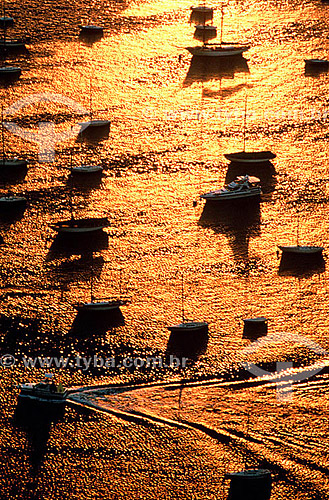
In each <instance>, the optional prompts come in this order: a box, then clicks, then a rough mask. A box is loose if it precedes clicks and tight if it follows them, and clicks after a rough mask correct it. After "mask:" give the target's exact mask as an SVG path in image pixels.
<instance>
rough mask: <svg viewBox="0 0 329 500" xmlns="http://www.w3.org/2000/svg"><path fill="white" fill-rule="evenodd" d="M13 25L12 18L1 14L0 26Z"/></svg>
mask: <svg viewBox="0 0 329 500" xmlns="http://www.w3.org/2000/svg"><path fill="white" fill-rule="evenodd" d="M12 26H14V18H13V17H10V16H6V15H3V16H1V17H0V28H1V29H5V28H11V27H12Z"/></svg>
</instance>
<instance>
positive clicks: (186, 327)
mask: <svg viewBox="0 0 329 500" xmlns="http://www.w3.org/2000/svg"><path fill="white" fill-rule="evenodd" d="M167 328H168V330H169V331H170V332H171V333H174V334H181V333H182V334H191V333H208V323H206V322H205V321H187V320H184V319H183V322H182V323H179V324H178V325H173V326H168V327H167Z"/></svg>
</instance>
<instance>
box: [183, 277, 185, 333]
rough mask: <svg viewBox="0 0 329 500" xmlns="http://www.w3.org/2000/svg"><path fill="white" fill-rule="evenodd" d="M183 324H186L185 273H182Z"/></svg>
mask: <svg viewBox="0 0 329 500" xmlns="http://www.w3.org/2000/svg"><path fill="white" fill-rule="evenodd" d="M182 323H185V310H184V273H182Z"/></svg>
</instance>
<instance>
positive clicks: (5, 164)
mask: <svg viewBox="0 0 329 500" xmlns="http://www.w3.org/2000/svg"><path fill="white" fill-rule="evenodd" d="M27 165H28V162H27V161H26V160H19V159H18V158H6V157H3V158H0V173H1V169H8V170H12V171H14V170H18V169H21V170H23V169H24V168H27Z"/></svg>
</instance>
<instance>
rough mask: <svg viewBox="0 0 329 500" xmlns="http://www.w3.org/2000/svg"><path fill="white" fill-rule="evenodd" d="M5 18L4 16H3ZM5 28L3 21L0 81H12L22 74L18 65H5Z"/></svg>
mask: <svg viewBox="0 0 329 500" xmlns="http://www.w3.org/2000/svg"><path fill="white" fill-rule="evenodd" d="M3 10H4V4H3ZM3 17H4V18H6V16H5V15H4V16H3ZM6 29H7V25H6V23H4V32H3V39H2V42H1V45H2V50H1V55H2V59H3V65H2V66H1V67H0V82H1V83H9V84H10V83H13V82H15V81H16V80H18V79H19V77H20V76H21V74H22V70H21V68H20V67H18V66H7V65H6V53H7V51H6Z"/></svg>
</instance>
